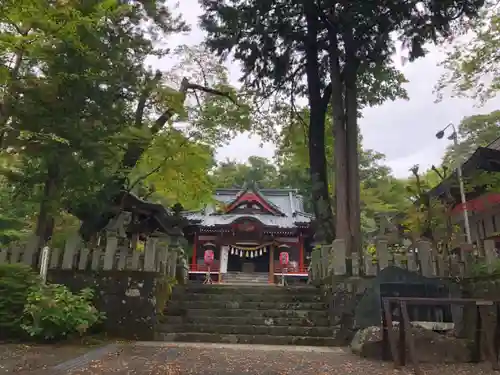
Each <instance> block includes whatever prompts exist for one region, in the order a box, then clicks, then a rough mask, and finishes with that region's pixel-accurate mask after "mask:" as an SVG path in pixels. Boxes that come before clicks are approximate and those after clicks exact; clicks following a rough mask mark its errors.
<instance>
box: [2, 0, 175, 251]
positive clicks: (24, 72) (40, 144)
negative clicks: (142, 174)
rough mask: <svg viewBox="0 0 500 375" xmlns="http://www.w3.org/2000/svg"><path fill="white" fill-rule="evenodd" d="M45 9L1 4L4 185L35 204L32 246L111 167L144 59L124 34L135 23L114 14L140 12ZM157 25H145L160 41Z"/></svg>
mask: <svg viewBox="0 0 500 375" xmlns="http://www.w3.org/2000/svg"><path fill="white" fill-rule="evenodd" d="M49 3H50V2H47V1H30V0H25V1H22V2H7V3H6V4H5V5H6V7H4V8H3V12H2V15H1V16H0V17H1V18H0V22H1V24H2V32H1V35H0V38H1V40H2V41H3V45H4V46H5V48H4V50H3V51H2V52H3V55H2V63H3V65H2V72H4V73H5V74H4V75H3V76H2V79H3V82H2V83H3V84H2V88H3V90H2V94H3V95H2V98H1V100H2V101H1V108H2V115H3V117H2V124H3V125H5V126H4V128H3V129H2V133H3V134H2V146H3V148H4V152H5V153H9V154H15V155H16V157H15V158H14V159H13V160H12V163H11V165H10V171H9V173H7V174H6V176H7V177H8V178H9V180H10V181H11V182H12V183H16V184H17V185H18V186H20V187H22V188H23V190H24V193H25V194H26V195H32V196H34V197H36V200H37V201H39V202H40V208H39V214H38V220H37V225H36V234H37V236H38V237H39V238H40V241H41V242H40V245H41V244H43V243H44V242H45V241H47V240H48V239H49V238H50V237H51V235H52V232H53V228H54V224H55V217H56V216H57V214H58V212H60V210H61V208H62V207H61V204H64V203H66V202H74V201H75V199H74V198H75V197H77V196H80V195H81V194H82V193H84V192H86V191H88V190H90V191H92V190H93V189H96V188H97V187H98V186H99V185H100V184H102V181H103V178H104V177H106V172H110V170H111V169H112V168H113V167H114V165H113V163H112V161H113V160H115V159H116V155H118V154H119V152H120V144H119V143H118V142H116V140H115V139H114V137H115V136H117V135H118V134H121V133H123V131H124V130H125V129H126V126H127V124H128V123H129V119H130V114H131V112H130V111H128V106H127V100H130V99H131V98H133V95H134V93H133V90H132V88H133V87H134V86H137V85H138V82H139V80H140V78H141V77H140V75H139V73H140V72H142V69H143V68H142V66H141V64H138V61H137V60H136V58H137V56H139V59H140V57H141V56H142V57H144V56H147V55H149V54H150V53H151V51H152V49H151V46H152V44H151V42H148V41H147V40H146V39H143V40H141V39H140V38H139V37H138V35H137V34H134V33H133V32H132V31H128V32H127V31H126V27H133V26H134V25H138V23H139V22H140V21H139V20H138V19H137V18H136V17H135V18H132V17H130V18H129V19H128V24H127V25H120V24H119V23H120V20H121V18H123V15H128V16H132V15H134V16H137V15H140V14H143V15H146V14H147V13H148V12H149V11H150V10H148V9H145V8H142V7H139V8H137V9H133V5H132V6H121V5H118V4H117V3H114V2H111V3H109V2H108V3H93V2H84V3H81V2H75V3H64V4H62V3H56V4H52V3H50V4H49ZM165 16H166V17H159V18H158V19H157V23H156V24H155V26H156V27H158V28H159V29H162V30H165V31H166V32H167V31H168V30H167V28H165V27H163V26H165V24H164V22H165V21H167V18H168V15H165ZM103 21H106V22H103ZM179 27H181V26H179ZM152 31H154V30H152ZM109 46H113V47H112V48H110V47H109ZM131 48H133V49H134V53H135V55H134V56H133V57H131V55H130V53H128V52H129V51H130V50H131ZM10 59H12V60H13V62H11V60H10ZM139 62H141V63H142V61H140V60H139ZM120 68H121V69H120Z"/></svg>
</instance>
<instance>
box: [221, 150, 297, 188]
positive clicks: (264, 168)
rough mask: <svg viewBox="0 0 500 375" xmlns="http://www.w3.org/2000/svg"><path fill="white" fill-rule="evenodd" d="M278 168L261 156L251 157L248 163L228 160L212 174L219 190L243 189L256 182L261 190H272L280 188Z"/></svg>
mask: <svg viewBox="0 0 500 375" xmlns="http://www.w3.org/2000/svg"><path fill="white" fill-rule="evenodd" d="M280 175H281V174H279V173H278V169H277V167H276V166H275V165H274V164H273V163H272V162H271V161H270V160H268V159H266V158H263V157H260V156H250V157H249V158H248V161H247V163H245V164H243V163H238V162H236V161H232V160H226V161H224V162H221V163H219V165H218V166H217V168H215V169H214V170H213V172H212V174H211V179H212V181H213V183H214V185H215V187H217V188H231V187H235V188H241V187H243V185H245V183H253V182H255V183H256V184H257V186H258V187H259V188H261V189H271V188H278V187H288V186H279V176H280Z"/></svg>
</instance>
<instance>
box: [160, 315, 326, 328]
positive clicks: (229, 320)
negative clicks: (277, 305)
mask: <svg viewBox="0 0 500 375" xmlns="http://www.w3.org/2000/svg"><path fill="white" fill-rule="evenodd" d="M159 320H160V322H161V323H165V324H185V323H196V324H213V325H220V324H228V325H250V326H259V325H268V324H271V325H273V326H279V327H282V326H296V327H328V326H329V319H328V318H327V317H316V319H315V320H314V321H312V320H310V319H308V318H307V317H305V318H297V317H284V318H282V317H275V318H269V317H264V316H261V317H249V316H241V317H240V316H222V317H221V316H215V317H214V316H196V317H192V316H161V317H160V318H159Z"/></svg>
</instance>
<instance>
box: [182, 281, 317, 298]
mask: <svg viewBox="0 0 500 375" xmlns="http://www.w3.org/2000/svg"><path fill="white" fill-rule="evenodd" d="M252 292H253V293H263V294H286V293H289V294H294V295H302V294H320V289H319V288H315V287H313V286H286V287H283V286H278V285H269V284H266V285H260V284H255V285H245V286H243V285H224V284H216V285H214V284H212V285H204V284H188V285H185V286H181V285H178V286H176V287H174V290H173V295H174V296H175V295H176V294H178V293H208V294H225V295H235V294H249V293H252Z"/></svg>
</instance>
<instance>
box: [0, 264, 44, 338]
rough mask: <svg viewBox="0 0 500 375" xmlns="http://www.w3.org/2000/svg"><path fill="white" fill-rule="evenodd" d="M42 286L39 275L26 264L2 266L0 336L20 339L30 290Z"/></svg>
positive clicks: (0, 267)
mask: <svg viewBox="0 0 500 375" xmlns="http://www.w3.org/2000/svg"><path fill="white" fill-rule="evenodd" d="M38 285H41V282H40V279H39V277H38V274H37V273H35V272H34V271H33V269H32V268H31V267H29V266H27V265H25V264H19V263H18V264H0V335H1V336H2V337H3V338H13V337H16V338H18V337H19V336H20V335H22V334H23V333H24V331H23V329H22V327H21V323H22V319H23V311H24V306H25V304H26V301H27V299H28V295H29V293H30V290H31V289H32V288H33V287H35V286H38Z"/></svg>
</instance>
